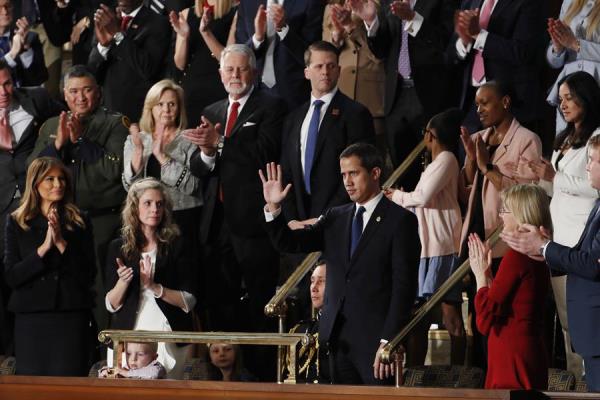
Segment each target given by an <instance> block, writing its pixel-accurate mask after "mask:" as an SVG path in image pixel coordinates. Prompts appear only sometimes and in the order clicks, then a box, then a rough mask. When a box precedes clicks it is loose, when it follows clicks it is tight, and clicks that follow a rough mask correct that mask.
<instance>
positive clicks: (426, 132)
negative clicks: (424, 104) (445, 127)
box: [421, 128, 438, 139]
mask: <svg viewBox="0 0 600 400" xmlns="http://www.w3.org/2000/svg"><path fill="white" fill-rule="evenodd" d="M428 133H429V134H430V135H431V136H432V137H433V138H434V139H437V138H438V137H437V136H436V135H435V134H434V133H433V131H432V130H431V129H427V128H423V129H422V130H421V135H423V137H425V135H427V134H428Z"/></svg>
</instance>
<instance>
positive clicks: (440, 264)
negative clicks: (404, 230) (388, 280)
mask: <svg viewBox="0 0 600 400" xmlns="http://www.w3.org/2000/svg"><path fill="white" fill-rule="evenodd" d="M461 120H462V113H461V111H460V110H458V109H450V110H447V111H445V112H443V113H440V114H437V115H435V116H434V117H433V118H431V120H430V121H429V123H428V124H427V127H426V128H425V129H424V131H423V136H424V138H423V140H424V142H425V146H426V148H427V151H428V152H429V153H430V154H431V163H430V164H429V165H428V166H427V168H425V171H423V174H422V175H421V178H420V179H419V183H418V184H417V186H416V188H415V190H414V191H413V192H404V191H402V190H389V191H387V192H386V195H387V196H388V197H389V198H390V199H391V200H392V201H394V202H395V203H397V204H399V205H401V206H403V207H405V208H407V209H409V210H411V211H413V212H414V213H415V214H416V216H417V218H418V220H419V237H420V239H421V261H420V263H419V293H418V299H419V301H421V302H424V301H426V300H427V299H428V298H429V297H430V296H431V295H432V294H433V293H434V292H435V291H436V290H437V289H438V288H439V287H440V286H441V285H442V284H443V283H444V282H445V281H446V280H447V279H448V278H449V277H450V275H452V273H453V272H454V271H455V270H456V268H457V266H458V258H457V256H458V250H459V242H460V231H461V225H462V222H461V214H460V207H459V205H458V177H459V174H460V167H459V165H458V161H457V159H456V156H455V154H454V151H456V149H457V147H458V142H459V136H460V122H461ZM461 303H462V295H461V288H460V287H455V288H454V289H453V290H451V291H450V293H448V294H447V295H446V296H445V297H444V301H443V302H442V318H443V322H444V326H445V327H446V329H448V332H449V333H450V338H451V344H452V346H451V354H450V359H451V362H452V364H453V365H460V364H463V362H464V355H465V330H464V326H463V323H462V315H461ZM431 322H432V321H431V319H430V318H427V319H426V320H424V322H423V323H422V324H421V326H420V328H417V331H416V332H415V334H414V335H413V337H412V338H411V340H410V342H411V343H410V345H409V346H408V353H407V364H408V365H409V366H413V365H423V363H424V361H425V355H426V354H427V332H428V331H429V326H430V324H431Z"/></svg>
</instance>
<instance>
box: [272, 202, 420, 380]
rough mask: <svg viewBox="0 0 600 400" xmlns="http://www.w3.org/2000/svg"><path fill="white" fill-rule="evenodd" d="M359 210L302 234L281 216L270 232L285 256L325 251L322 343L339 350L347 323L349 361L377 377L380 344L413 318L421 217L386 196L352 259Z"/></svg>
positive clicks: (329, 217)
mask: <svg viewBox="0 0 600 400" xmlns="http://www.w3.org/2000/svg"><path fill="white" fill-rule="evenodd" d="M355 210H356V206H355V204H354V203H352V204H346V205H343V206H339V207H334V208H332V209H330V210H329V211H328V212H327V213H326V214H325V216H324V218H322V219H321V220H320V221H319V223H317V224H316V225H314V226H312V227H309V228H305V229H303V230H296V231H292V230H290V229H289V228H288V227H287V225H286V223H285V221H284V219H283V218H281V216H280V217H277V218H275V220H274V221H272V222H268V223H266V226H267V231H268V232H269V235H270V237H271V240H272V241H273V244H274V245H275V246H276V247H277V248H278V249H279V250H281V251H286V252H302V253H308V252H312V251H323V257H324V258H325V259H326V260H327V276H326V281H327V285H326V287H325V301H324V304H323V309H322V310H323V311H322V316H321V319H320V322H319V341H320V342H321V343H323V344H325V343H327V342H329V341H331V342H332V344H335V340H336V336H335V334H332V332H334V324H335V323H336V319H337V320H339V322H338V323H341V322H343V328H342V329H344V330H347V331H346V332H345V334H344V337H345V338H350V343H349V350H350V354H351V355H350V358H353V357H355V359H356V358H358V359H359V360H360V361H359V362H360V364H361V366H363V367H365V366H366V367H367V368H370V371H371V374H372V371H373V369H372V363H373V359H374V358H375V352H376V351H377V349H378V347H379V344H380V340H381V339H386V340H391V339H393V338H394V336H395V335H396V334H397V333H398V332H399V331H400V329H401V328H402V327H403V325H404V324H405V323H406V322H408V320H409V318H410V312H411V308H412V305H413V301H414V299H415V296H416V291H417V274H416V271H417V269H418V268H417V267H418V263H419V256H420V251H421V245H420V241H419V234H418V226H417V225H418V224H417V217H416V216H415V215H414V214H412V213H411V212H409V211H407V210H405V209H404V208H402V207H400V206H398V205H396V204H394V203H393V202H391V201H390V200H388V199H387V198H386V197H385V196H384V197H382V199H381V201H380V202H379V204H378V205H377V206H376V208H375V210H374V212H373V214H372V215H371V218H370V219H369V222H368V224H367V226H366V227H365V229H364V231H363V233H362V236H361V238H360V241H359V243H358V246H357V248H356V250H355V252H354V255H353V256H352V257H350V256H349V253H350V251H349V249H350V232H351V227H352V218H353V216H354V213H355Z"/></svg>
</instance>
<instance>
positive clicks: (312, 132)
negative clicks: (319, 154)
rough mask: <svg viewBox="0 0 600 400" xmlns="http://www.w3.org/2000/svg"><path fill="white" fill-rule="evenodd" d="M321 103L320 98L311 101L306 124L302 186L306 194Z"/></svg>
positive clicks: (308, 189) (319, 119)
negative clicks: (308, 120)
mask: <svg viewBox="0 0 600 400" xmlns="http://www.w3.org/2000/svg"><path fill="white" fill-rule="evenodd" d="M323 104H324V102H323V101H322V100H315V101H314V102H313V106H314V109H313V114H312V117H310V123H309V124H308V137H307V138H306V151H305V152H304V187H305V188H306V193H308V194H310V171H311V170H312V166H313V158H314V156H315V148H316V147H317V136H318V134H319V122H321V106H322V105H323Z"/></svg>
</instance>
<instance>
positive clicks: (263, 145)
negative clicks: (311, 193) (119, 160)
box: [190, 88, 286, 243]
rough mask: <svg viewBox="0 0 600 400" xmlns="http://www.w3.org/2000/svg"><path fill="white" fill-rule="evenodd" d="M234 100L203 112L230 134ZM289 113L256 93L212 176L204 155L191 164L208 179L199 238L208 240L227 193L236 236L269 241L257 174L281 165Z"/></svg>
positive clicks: (279, 102) (227, 214) (226, 207)
mask: <svg viewBox="0 0 600 400" xmlns="http://www.w3.org/2000/svg"><path fill="white" fill-rule="evenodd" d="M228 105H229V100H228V99H225V100H221V101H218V102H216V103H213V104H211V105H210V106H208V107H206V108H205V109H204V111H202V115H204V116H205V117H206V118H207V119H208V120H209V121H211V122H212V123H214V124H216V123H220V124H221V126H222V127H223V128H222V129H223V130H224V129H225V125H226V118H227V106H228ZM285 113H286V107H285V103H284V102H283V101H282V100H281V99H280V98H277V97H273V96H270V95H268V94H266V93H264V92H261V91H260V90H257V89H256V88H255V89H254V90H253V91H252V93H251V94H250V96H249V98H248V100H247V102H246V104H245V105H244V107H243V108H242V110H241V112H240V114H239V116H238V118H237V120H236V123H235V125H234V127H233V129H232V131H231V135H230V137H229V138H226V139H225V142H224V146H223V150H222V152H221V154H220V155H218V156H217V160H216V165H215V168H214V169H213V170H212V171H208V170H207V168H206V165H205V164H204V162H203V161H202V158H201V156H200V150H198V151H196V153H195V154H194V155H193V156H192V158H191V160H190V170H191V171H192V173H193V174H194V175H196V176H205V177H206V178H207V180H206V182H205V185H204V206H203V208H202V222H201V226H200V237H201V240H202V242H203V243H205V242H206V239H207V238H208V233H209V230H210V226H211V223H212V217H213V213H214V209H215V203H216V201H217V200H218V196H219V190H220V188H221V189H222V191H223V211H224V215H225V220H226V221H227V224H228V226H229V229H230V230H231V232H232V233H234V234H237V235H240V236H262V235H265V232H264V228H263V226H262V225H263V224H262V218H263V217H262V215H261V214H260V210H261V208H262V206H263V205H264V200H263V195H262V186H261V184H260V179H259V178H258V170H259V169H261V168H264V166H265V164H266V163H268V162H272V161H273V162H279V157H280V154H281V128H282V125H283V118H284V116H285Z"/></svg>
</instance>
